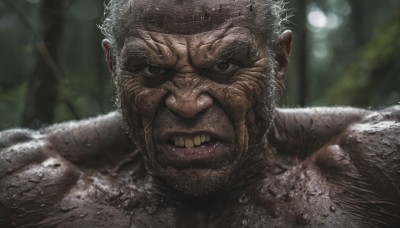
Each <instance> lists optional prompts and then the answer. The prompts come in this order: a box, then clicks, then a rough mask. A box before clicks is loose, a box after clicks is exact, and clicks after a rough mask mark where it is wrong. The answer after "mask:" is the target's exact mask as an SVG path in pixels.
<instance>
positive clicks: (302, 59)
mask: <svg viewBox="0 0 400 228" xmlns="http://www.w3.org/2000/svg"><path fill="white" fill-rule="evenodd" d="M297 9H298V15H297V18H298V20H297V22H298V36H299V37H298V42H297V43H298V45H299V55H298V60H297V63H298V66H297V70H298V78H299V80H298V101H297V102H298V104H299V105H300V106H301V107H304V106H305V105H306V104H307V98H308V79H307V73H308V72H307V69H308V54H307V53H308V44H307V43H308V42H307V0H300V1H299V3H298V8H297Z"/></svg>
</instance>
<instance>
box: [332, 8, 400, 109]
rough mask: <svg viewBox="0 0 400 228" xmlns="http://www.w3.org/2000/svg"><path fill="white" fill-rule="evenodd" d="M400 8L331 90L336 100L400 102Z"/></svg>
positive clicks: (376, 103) (372, 103) (348, 102)
mask: <svg viewBox="0 0 400 228" xmlns="http://www.w3.org/2000/svg"><path fill="white" fill-rule="evenodd" d="M399 37H400V8H398V10H397V13H395V16H394V17H393V18H392V19H391V20H390V22H389V23H388V24H387V25H386V26H384V27H383V28H382V29H381V30H380V31H379V32H377V33H376V35H375V37H374V38H373V39H372V40H371V41H370V42H369V43H368V44H367V46H365V48H363V50H362V51H361V53H360V54H359V56H358V59H357V60H356V61H354V63H353V64H352V65H351V67H350V68H349V70H348V71H347V73H345V74H344V75H343V77H341V78H340V80H339V81H338V83H337V84H336V85H335V86H334V87H333V88H332V90H331V92H330V93H329V99H330V100H331V102H333V103H338V102H340V103H342V104H345V105H353V106H373V107H376V106H387V105H393V104H395V103H398V102H399V101H400V89H399V86H400V39H399Z"/></svg>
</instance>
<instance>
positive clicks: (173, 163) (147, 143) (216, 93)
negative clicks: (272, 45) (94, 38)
mask: <svg viewBox="0 0 400 228" xmlns="http://www.w3.org/2000/svg"><path fill="white" fill-rule="evenodd" d="M206 3H207V4H205V3H204V2H203V3H202V4H200V5H194V6H193V5H191V4H189V5H188V4H182V5H176V6H174V8H171V5H170V4H167V3H162V4H161V3H160V2H157V1H154V2H145V3H143V2H138V3H135V5H134V6H135V7H134V8H132V9H129V7H126V10H127V12H125V13H123V16H122V18H124V19H123V20H124V22H126V25H124V27H123V28H124V29H123V30H124V31H126V32H125V33H124V37H123V38H121V37H118V38H117V40H118V43H117V44H115V46H117V47H118V51H117V52H115V51H114V55H115V56H109V57H108V59H112V61H111V62H110V68H111V69H112V71H113V77H114V80H115V81H116V84H117V87H118V89H119V92H120V100H121V102H122V107H123V113H124V115H123V116H124V119H125V122H127V124H128V126H129V128H130V129H135V130H134V131H131V135H132V137H133V138H134V139H136V140H138V141H137V143H138V144H139V145H143V146H142V148H143V151H145V155H146V157H147V158H148V168H149V170H150V172H152V173H153V175H154V176H157V177H159V179H160V180H161V181H162V182H164V183H165V184H166V185H169V186H168V187H172V188H175V189H176V190H178V191H181V192H183V193H185V194H189V195H204V194H208V193H209V192H213V191H217V190H218V191H220V190H225V191H230V189H224V188H234V186H233V185H236V183H237V182H238V181H237V180H236V176H240V175H238V174H236V173H235V174H233V173H234V172H237V171H238V169H239V167H241V166H243V164H242V163H243V161H244V160H248V159H250V160H251V159H255V158H254V156H252V157H250V153H251V152H252V151H253V150H254V147H255V143H256V142H257V141H259V140H260V138H261V137H262V135H263V134H264V132H265V129H266V128H267V127H268V125H269V122H270V120H271V116H272V113H271V110H272V109H273V104H272V103H273V100H271V99H268V98H269V97H267V96H265V93H266V91H272V90H273V89H274V87H275V86H276V85H275V84H274V82H275V81H277V80H280V78H275V77H278V75H275V73H271V72H272V71H273V70H274V69H273V68H274V66H273V65H272V64H273V62H274V61H275V60H274V56H272V55H271V53H269V52H268V50H267V44H266V42H264V40H263V39H261V34H258V33H256V32H255V31H257V29H256V28H255V27H254V23H253V21H254V20H255V16H254V15H253V13H252V11H251V10H250V8H249V7H250V5H249V4H248V3H243V2H238V3H230V4H225V5H223V6H221V4H222V3H223V2H220V3H218V4H215V3H211V1H210V2H208V1H206ZM227 3H228V2H227ZM206 5H207V7H208V9H205V8H204V7H205V6H206ZM221 7H222V9H221ZM188 9H190V10H188ZM206 10H209V13H207V15H208V19H207V20H204V19H203V20H199V19H198V18H201V17H204V14H205V13H204V12H205V11H206ZM240 12H241V13H240ZM160 14H162V15H163V16H161V15H160ZM138 15H140V16H138ZM174 15H179V17H176V16H174ZM167 16H170V17H172V19H171V21H172V22H170V23H161V22H159V20H161V19H162V18H164V17H167ZM160 18H161V19H160ZM210 21H212V23H210ZM121 23H122V22H121ZM188 25H189V26H190V28H191V29H190V30H188V29H187V27H188ZM181 31H184V32H183V33H184V34H182V32H181ZM290 43H291V33H290V32H289V31H287V32H285V33H284V34H282V35H281V36H280V38H279V40H278V43H277V45H276V46H277V47H279V49H280V50H279V51H280V52H279V53H281V54H280V55H279V56H278V55H277V57H276V58H280V59H282V64H281V65H280V66H278V67H279V70H280V72H284V71H285V70H286V69H285V68H286V62H287V61H288V60H287V56H288V54H289V52H290ZM103 45H104V47H105V49H106V53H111V52H110V47H111V46H112V44H111V43H110V41H108V40H105V41H104V42H103ZM271 93H272V92H271ZM267 110H270V112H267ZM132 119H134V120H135V121H133V120H132ZM138 129H140V130H138ZM198 137H200V138H201V137H205V138H209V140H207V142H204V143H201V142H200V143H199V142H197V143H196V145H192V144H194V143H193V142H195V141H199V139H198ZM196 138H197V139H196ZM175 140H177V141H179V140H181V141H182V142H183V141H185V143H184V144H185V145H183V143H182V145H180V144H179V143H175ZM248 162H250V161H248ZM251 162H253V161H251ZM254 162H256V161H254Z"/></svg>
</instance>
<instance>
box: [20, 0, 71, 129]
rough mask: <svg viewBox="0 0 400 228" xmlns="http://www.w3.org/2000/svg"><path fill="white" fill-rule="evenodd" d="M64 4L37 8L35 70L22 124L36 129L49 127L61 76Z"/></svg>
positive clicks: (53, 1)
mask: <svg viewBox="0 0 400 228" xmlns="http://www.w3.org/2000/svg"><path fill="white" fill-rule="evenodd" d="M65 3H66V1H65V0H43V1H42V5H41V8H40V16H39V17H40V21H39V26H40V31H39V40H36V47H37V53H36V56H37V57H36V58H37V62H36V66H35V68H34V71H33V73H32V75H31V78H30V80H29V83H28V88H27V94H26V99H25V106H24V111H23V113H22V124H23V125H24V126H28V127H32V128H36V127H40V126H41V125H43V124H47V123H51V122H52V121H53V118H54V111H55V108H56V105H57V101H58V97H59V85H60V82H61V79H62V77H63V73H62V71H61V69H60V67H59V66H58V63H57V62H58V52H59V47H60V42H61V38H62V34H63V31H64V24H65V13H66V12H65V11H66V7H65Z"/></svg>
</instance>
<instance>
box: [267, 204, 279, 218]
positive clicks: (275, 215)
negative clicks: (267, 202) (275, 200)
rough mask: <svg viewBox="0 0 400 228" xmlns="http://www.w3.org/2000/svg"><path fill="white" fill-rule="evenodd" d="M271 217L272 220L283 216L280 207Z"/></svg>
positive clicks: (272, 212) (275, 209)
mask: <svg viewBox="0 0 400 228" xmlns="http://www.w3.org/2000/svg"><path fill="white" fill-rule="evenodd" d="M270 215H271V217H272V218H278V217H279V216H280V215H281V209H280V208H279V207H276V208H274V209H273V210H272V211H271V213H270Z"/></svg>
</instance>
